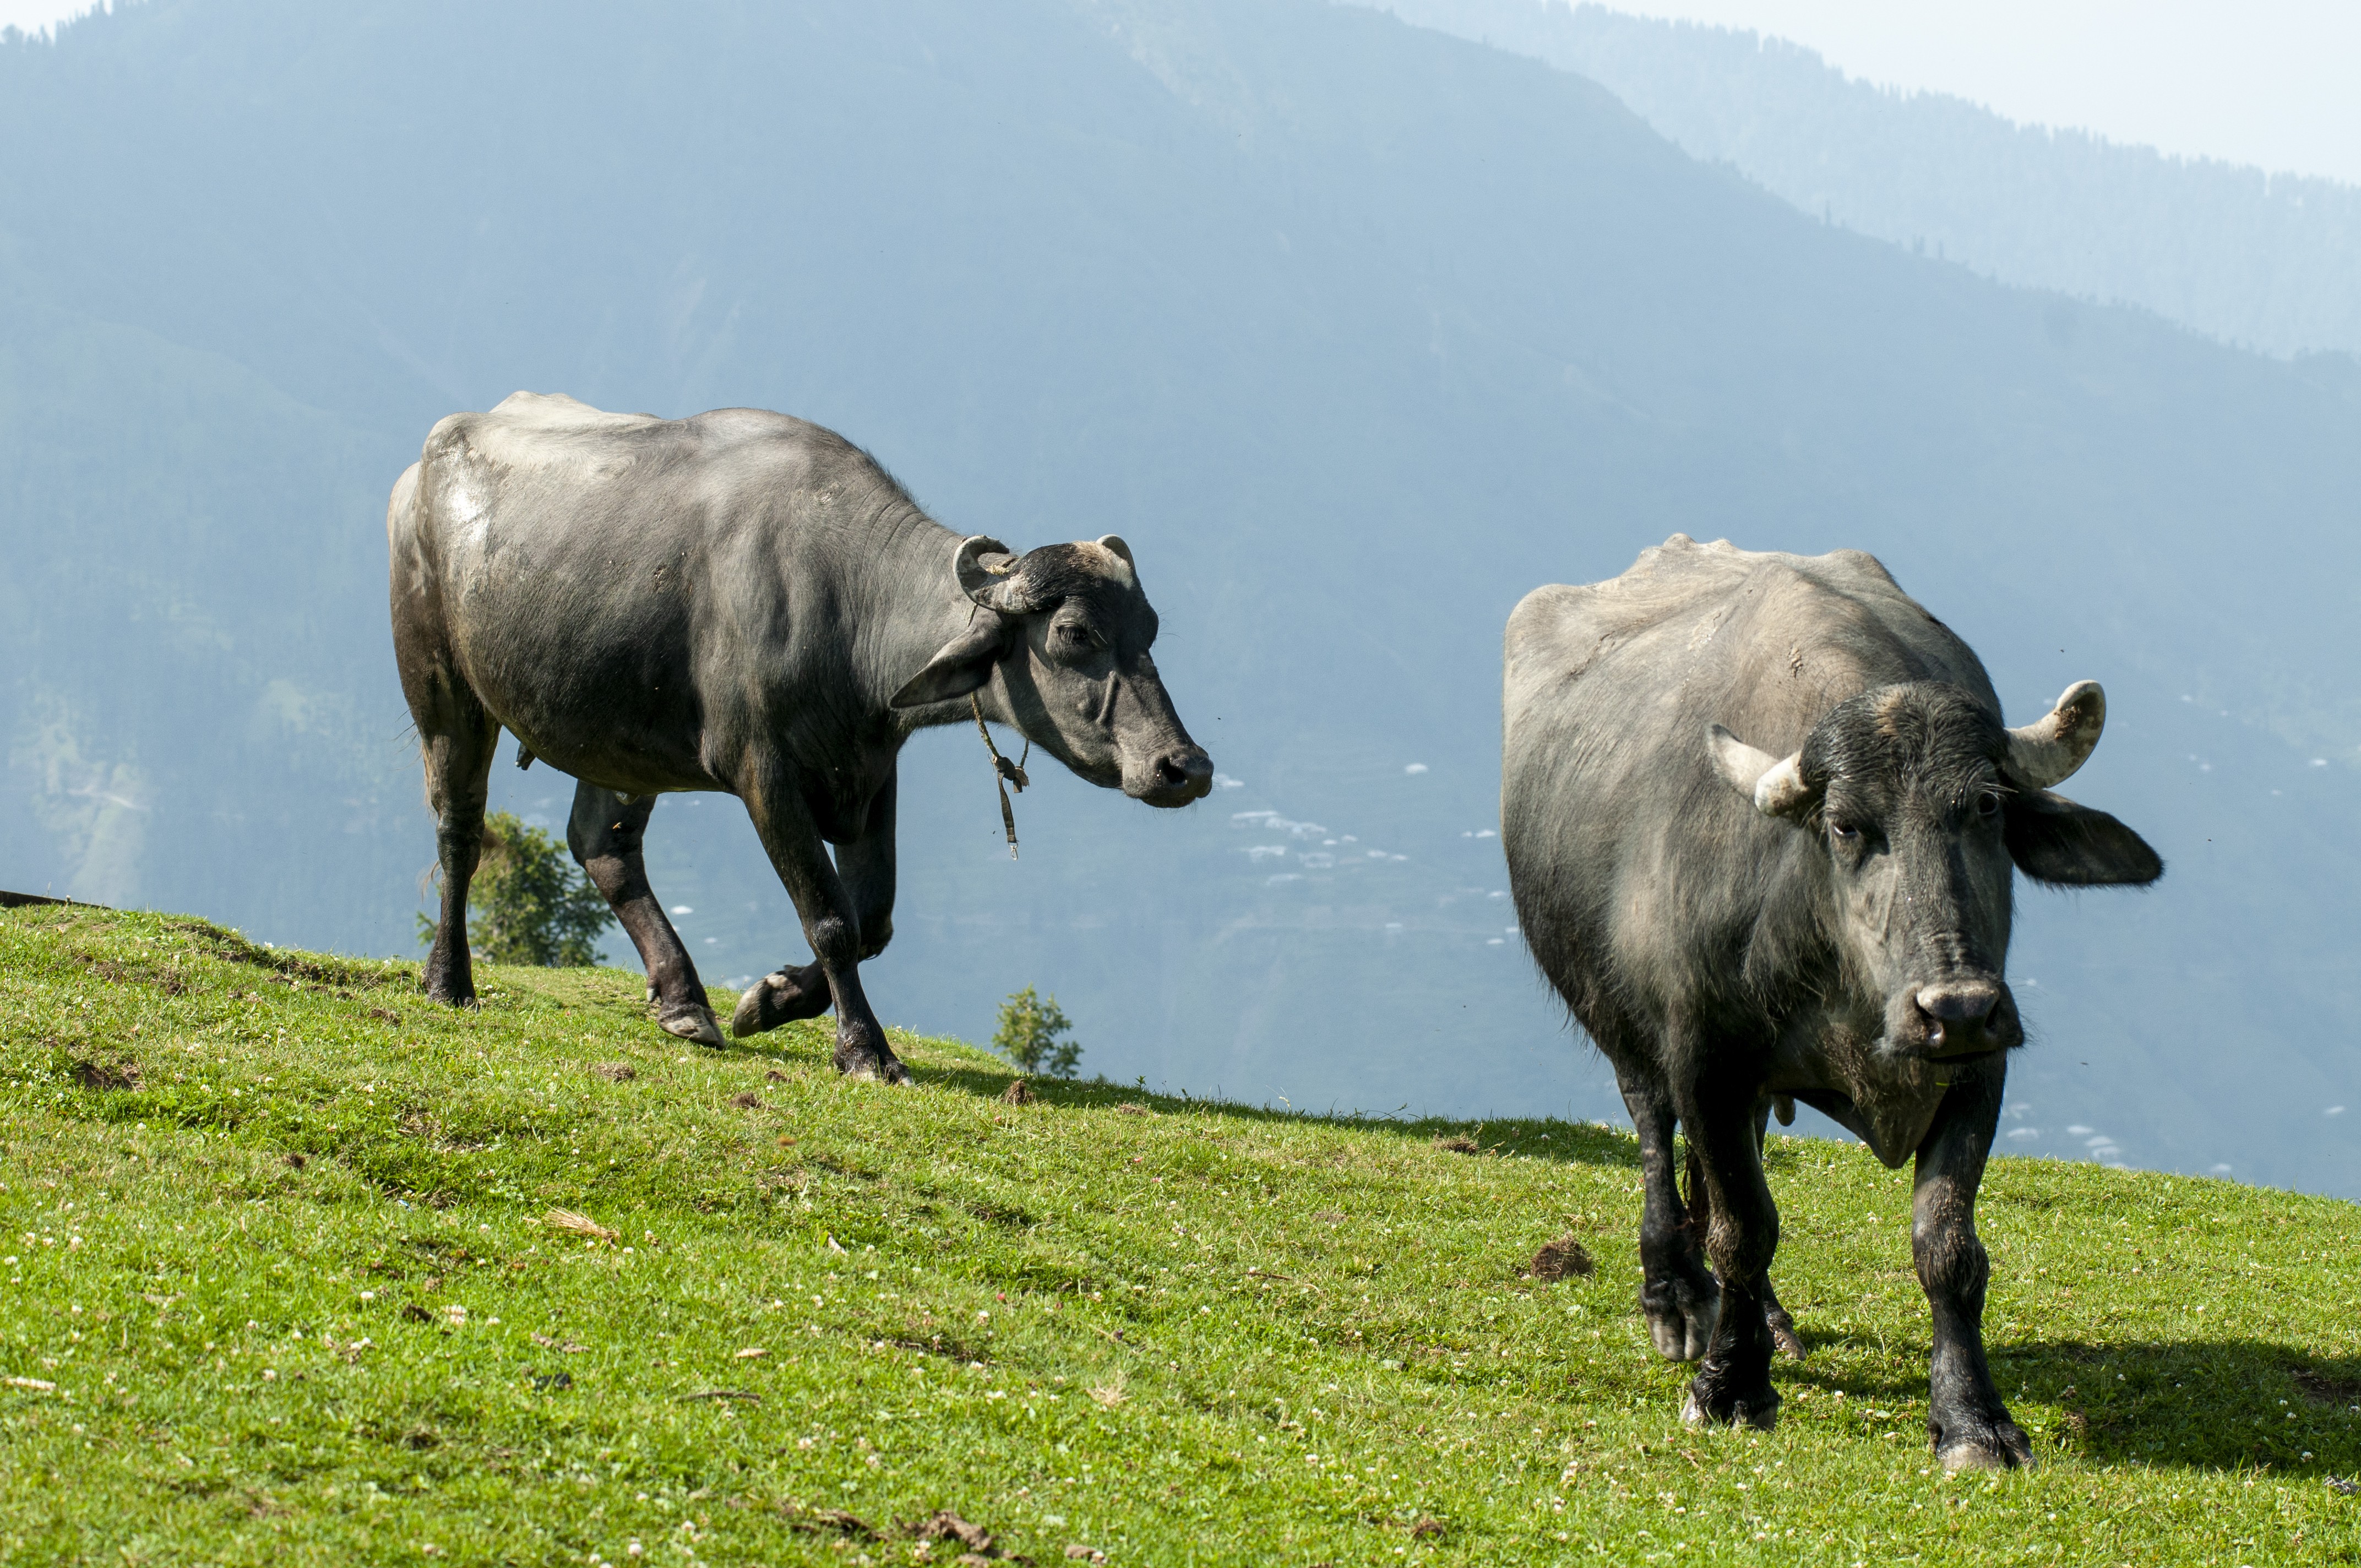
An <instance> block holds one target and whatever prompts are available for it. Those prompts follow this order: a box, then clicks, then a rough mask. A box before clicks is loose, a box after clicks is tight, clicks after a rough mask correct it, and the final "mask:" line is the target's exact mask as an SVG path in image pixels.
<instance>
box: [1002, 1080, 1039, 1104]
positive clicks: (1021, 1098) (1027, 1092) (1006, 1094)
mask: <svg viewBox="0 0 2361 1568" xmlns="http://www.w3.org/2000/svg"><path fill="white" fill-rule="evenodd" d="M1038 1098H1039V1096H1038V1095H1036V1094H1035V1093H1034V1092H1033V1091H1032V1089H1031V1087H1030V1086H1028V1085H1027V1083H1026V1081H1025V1080H1023V1079H1021V1078H1012V1079H1010V1080H1008V1087H1007V1088H1005V1089H1004V1090H1002V1091H1000V1102H1001V1103H1002V1104H1003V1105H1030V1104H1032V1103H1033V1102H1034V1101H1035V1100H1036V1099H1038Z"/></svg>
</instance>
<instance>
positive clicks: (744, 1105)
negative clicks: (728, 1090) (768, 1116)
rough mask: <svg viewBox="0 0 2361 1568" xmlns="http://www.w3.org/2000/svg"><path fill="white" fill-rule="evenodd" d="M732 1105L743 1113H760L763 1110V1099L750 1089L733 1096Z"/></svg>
mask: <svg viewBox="0 0 2361 1568" xmlns="http://www.w3.org/2000/svg"><path fill="white" fill-rule="evenodd" d="M730 1104H732V1105H734V1106H736V1107H737V1108H738V1109H739V1110H741V1111H760V1110H762V1109H763V1097H762V1096H761V1095H759V1094H757V1093H755V1092H754V1091H752V1090H751V1089H750V1090H748V1091H745V1092H744V1093H743V1094H733V1095H731V1096H730Z"/></svg>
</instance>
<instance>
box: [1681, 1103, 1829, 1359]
mask: <svg viewBox="0 0 2361 1568" xmlns="http://www.w3.org/2000/svg"><path fill="white" fill-rule="evenodd" d="M1770 1113H1771V1102H1769V1101H1767V1100H1766V1101H1764V1102H1763V1105H1762V1107H1761V1109H1759V1110H1758V1111H1757V1112H1756V1113H1755V1116H1754V1147H1755V1149H1756V1151H1757V1157H1758V1158H1760V1157H1761V1155H1760V1151H1761V1149H1762V1147H1763V1126H1764V1124H1765V1123H1766V1121H1767V1120H1768V1119H1769V1116H1770ZM1688 1172H1689V1190H1688V1205H1689V1233H1690V1234H1692V1235H1695V1236H1700V1237H1701V1236H1704V1235H1706V1234H1708V1233H1709V1232H1710V1231H1711V1230H1712V1228H1713V1191H1712V1189H1711V1188H1709V1187H1708V1185H1707V1184H1706V1179H1705V1165H1704V1162H1703V1160H1702V1159H1701V1158H1700V1157H1699V1155H1698V1153H1697V1141H1696V1140H1695V1139H1691V1140H1690V1141H1689V1158H1688ZM1763 1327H1764V1328H1766V1329H1768V1330H1770V1331H1771V1343H1773V1344H1775V1345H1777V1346H1778V1347H1779V1349H1780V1351H1781V1353H1782V1354H1785V1355H1788V1356H1791V1357H1793V1358H1794V1359H1795V1360H1797V1361H1802V1360H1804V1359H1806V1353H1805V1350H1804V1341H1803V1336H1802V1335H1800V1334H1798V1333H1796V1332H1795V1319H1794V1318H1792V1317H1790V1316H1788V1315H1787V1309H1786V1308H1784V1307H1783V1306H1781V1305H1780V1304H1779V1292H1778V1290H1777V1289H1776V1288H1773V1285H1772V1283H1771V1280H1770V1277H1769V1276H1767V1275H1766V1276H1765V1277H1763ZM1689 1359H1690V1360H1692V1361H1694V1360H1696V1359H1697V1358H1696V1357H1695V1356H1691V1357H1690V1358H1689Z"/></svg>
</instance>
